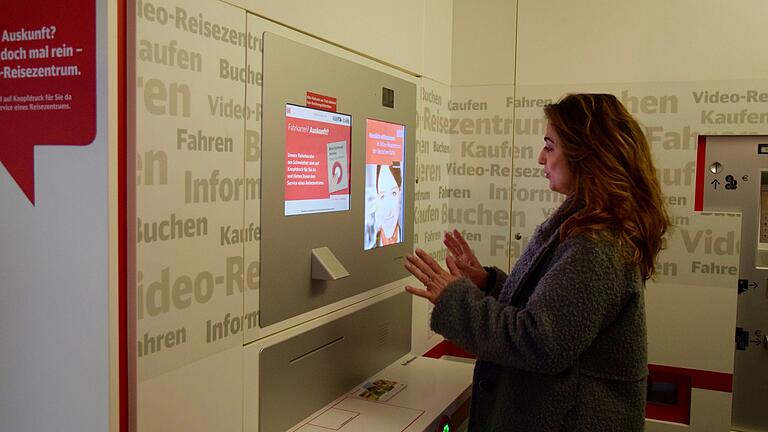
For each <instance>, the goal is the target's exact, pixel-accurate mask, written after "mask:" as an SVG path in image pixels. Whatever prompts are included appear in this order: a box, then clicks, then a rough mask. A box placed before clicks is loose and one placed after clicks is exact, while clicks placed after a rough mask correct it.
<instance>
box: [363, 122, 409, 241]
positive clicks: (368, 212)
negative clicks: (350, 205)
mask: <svg viewBox="0 0 768 432" xmlns="http://www.w3.org/2000/svg"><path fill="white" fill-rule="evenodd" d="M365 137H366V138H365V164H366V165H365V223H364V241H363V244H364V246H363V248H364V249H365V250H369V249H373V248H377V247H382V246H387V245H391V244H397V243H402V242H403V240H404V239H403V208H404V206H403V195H404V194H403V192H404V191H403V178H404V174H405V173H404V168H405V165H404V162H405V161H404V157H405V126H403V125H398V124H394V123H387V122H383V121H379V120H371V119H368V120H366V130H365Z"/></svg>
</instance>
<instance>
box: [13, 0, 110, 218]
mask: <svg viewBox="0 0 768 432" xmlns="http://www.w3.org/2000/svg"><path fill="white" fill-rule="evenodd" d="M95 136H96V4H95V0H71V1H67V2H55V1H48V0H27V1H23V2H14V1H2V2H0V162H2V164H3V166H5V169H6V170H8V173H10V175H11V177H13V178H14V180H16V183H18V185H19V187H20V188H21V190H22V191H23V192H24V194H25V195H26V196H27V198H29V200H30V201H31V202H32V203H33V204H34V202H35V178H34V159H33V156H34V146H36V145H88V144H90V143H91V142H93V139H94V137H95Z"/></svg>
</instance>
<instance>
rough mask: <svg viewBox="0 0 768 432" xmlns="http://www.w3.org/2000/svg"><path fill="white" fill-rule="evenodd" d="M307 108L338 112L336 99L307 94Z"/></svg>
mask: <svg viewBox="0 0 768 432" xmlns="http://www.w3.org/2000/svg"><path fill="white" fill-rule="evenodd" d="M307 106H308V107H310V108H317V109H321V110H324V111H331V112H336V98H335V97H330V96H325V95H321V94H318V93H312V92H307Z"/></svg>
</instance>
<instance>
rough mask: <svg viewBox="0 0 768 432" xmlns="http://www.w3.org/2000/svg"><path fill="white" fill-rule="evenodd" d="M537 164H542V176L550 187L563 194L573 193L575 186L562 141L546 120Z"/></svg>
mask: <svg viewBox="0 0 768 432" xmlns="http://www.w3.org/2000/svg"><path fill="white" fill-rule="evenodd" d="M539 164H540V165H544V177H546V178H548V179H549V188H550V189H552V190H553V191H555V192H559V193H561V194H565V195H570V194H571V193H573V191H574V190H575V186H576V184H575V179H574V177H573V173H571V169H570V168H569V167H568V161H567V160H566V158H565V155H564V154H563V149H562V141H561V140H560V137H559V136H558V135H557V132H555V128H554V127H552V125H551V123H550V122H547V131H546V134H545V135H544V148H542V149H541V153H539Z"/></svg>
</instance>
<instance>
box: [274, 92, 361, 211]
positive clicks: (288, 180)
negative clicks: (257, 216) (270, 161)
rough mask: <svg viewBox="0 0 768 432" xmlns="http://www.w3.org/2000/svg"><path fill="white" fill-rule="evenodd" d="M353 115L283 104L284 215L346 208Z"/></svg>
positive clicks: (347, 205)
mask: <svg viewBox="0 0 768 432" xmlns="http://www.w3.org/2000/svg"><path fill="white" fill-rule="evenodd" d="M351 143H352V116H349V115H346V114H339V113H334V112H329V111H322V110H317V109H313V108H307V107H303V106H298V105H286V106H285V215H286V216H292V215H300V214H309V213H326V212H335V211H345V210H349V166H350V160H351V149H350V145H351Z"/></svg>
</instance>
